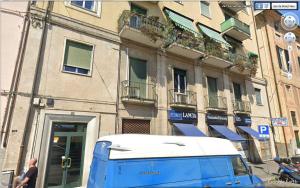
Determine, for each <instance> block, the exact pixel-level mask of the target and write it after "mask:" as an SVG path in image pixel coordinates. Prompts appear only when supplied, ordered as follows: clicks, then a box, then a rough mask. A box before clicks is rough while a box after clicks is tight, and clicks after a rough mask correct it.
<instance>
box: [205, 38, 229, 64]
mask: <svg viewBox="0 0 300 188" xmlns="http://www.w3.org/2000/svg"><path fill="white" fill-rule="evenodd" d="M205 51H206V53H207V56H206V57H205V58H204V59H203V62H204V63H206V64H209V65H211V66H214V67H218V68H222V69H224V68H227V67H230V66H232V65H233V61H234V56H233V54H232V53H231V52H230V51H229V50H228V49H226V48H224V47H223V46H222V45H221V44H220V43H217V42H212V41H210V42H206V43H205Z"/></svg>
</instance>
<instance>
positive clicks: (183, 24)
mask: <svg viewBox="0 0 300 188" xmlns="http://www.w3.org/2000/svg"><path fill="white" fill-rule="evenodd" d="M164 11H165V13H166V14H167V16H168V17H169V18H170V19H171V20H172V21H173V22H174V24H175V25H176V26H178V27H180V28H182V29H184V30H188V31H192V32H195V33H198V31H197V30H196V28H195V27H194V23H193V21H192V20H190V19H188V18H185V17H183V16H181V15H180V14H177V13H176V12H173V11H171V10H169V9H165V10H164Z"/></svg>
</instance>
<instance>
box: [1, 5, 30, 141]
mask: <svg viewBox="0 0 300 188" xmlns="http://www.w3.org/2000/svg"><path fill="white" fill-rule="evenodd" d="M30 5H31V2H30V1H29V2H28V4H27V11H26V15H25V18H24V22H23V28H22V33H21V38H20V41H19V48H18V54H17V58H16V63H15V68H14V72H13V77H12V82H11V85H10V90H9V94H8V99H7V103H6V107H5V109H6V110H5V114H4V116H3V123H2V126H1V134H0V142H1V147H6V143H7V138H8V134H9V130H10V124H11V118H12V113H13V110H14V107H15V100H16V92H17V91H18V86H19V80H20V75H21V71H22V67H23V58H24V54H25V53H24V52H25V49H26V44H27V38H28V31H29V26H30V20H29V16H30ZM3 136H4V138H3Z"/></svg>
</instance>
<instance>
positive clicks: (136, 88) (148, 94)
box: [121, 80, 157, 105]
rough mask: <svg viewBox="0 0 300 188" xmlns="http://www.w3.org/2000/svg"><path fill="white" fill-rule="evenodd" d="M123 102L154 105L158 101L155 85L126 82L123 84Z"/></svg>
mask: <svg viewBox="0 0 300 188" xmlns="http://www.w3.org/2000/svg"><path fill="white" fill-rule="evenodd" d="M121 87H122V88H121V92H122V93H121V100H122V102H127V103H134V104H149V105H154V104H155V102H156V101H157V95H156V88H155V84H145V83H139V82H132V81H129V80H125V81H123V82H121Z"/></svg>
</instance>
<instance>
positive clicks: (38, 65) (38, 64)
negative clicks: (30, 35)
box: [16, 1, 54, 172]
mask: <svg viewBox="0 0 300 188" xmlns="http://www.w3.org/2000/svg"><path fill="white" fill-rule="evenodd" d="M53 3H54V2H53V1H49V2H48V4H47V9H46V12H45V15H44V27H43V31H42V36H41V41H40V45H39V49H38V58H37V62H36V68H35V72H34V79H33V85H32V89H31V97H30V103H29V111H28V113H27V116H26V122H25V127H24V130H25V131H24V133H23V135H22V142H21V145H20V154H19V156H18V161H19V162H18V165H17V169H16V172H19V170H20V166H21V163H20V161H21V160H22V158H23V155H24V144H25V142H26V130H28V127H29V120H30V116H31V114H32V112H33V111H34V108H33V105H32V103H33V99H34V97H35V96H36V92H37V91H36V90H37V79H38V74H39V70H40V68H41V66H42V58H43V57H42V53H43V52H44V50H42V49H44V47H45V43H46V30H47V22H48V20H49V17H50V11H51V10H52V8H53Z"/></svg>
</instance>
